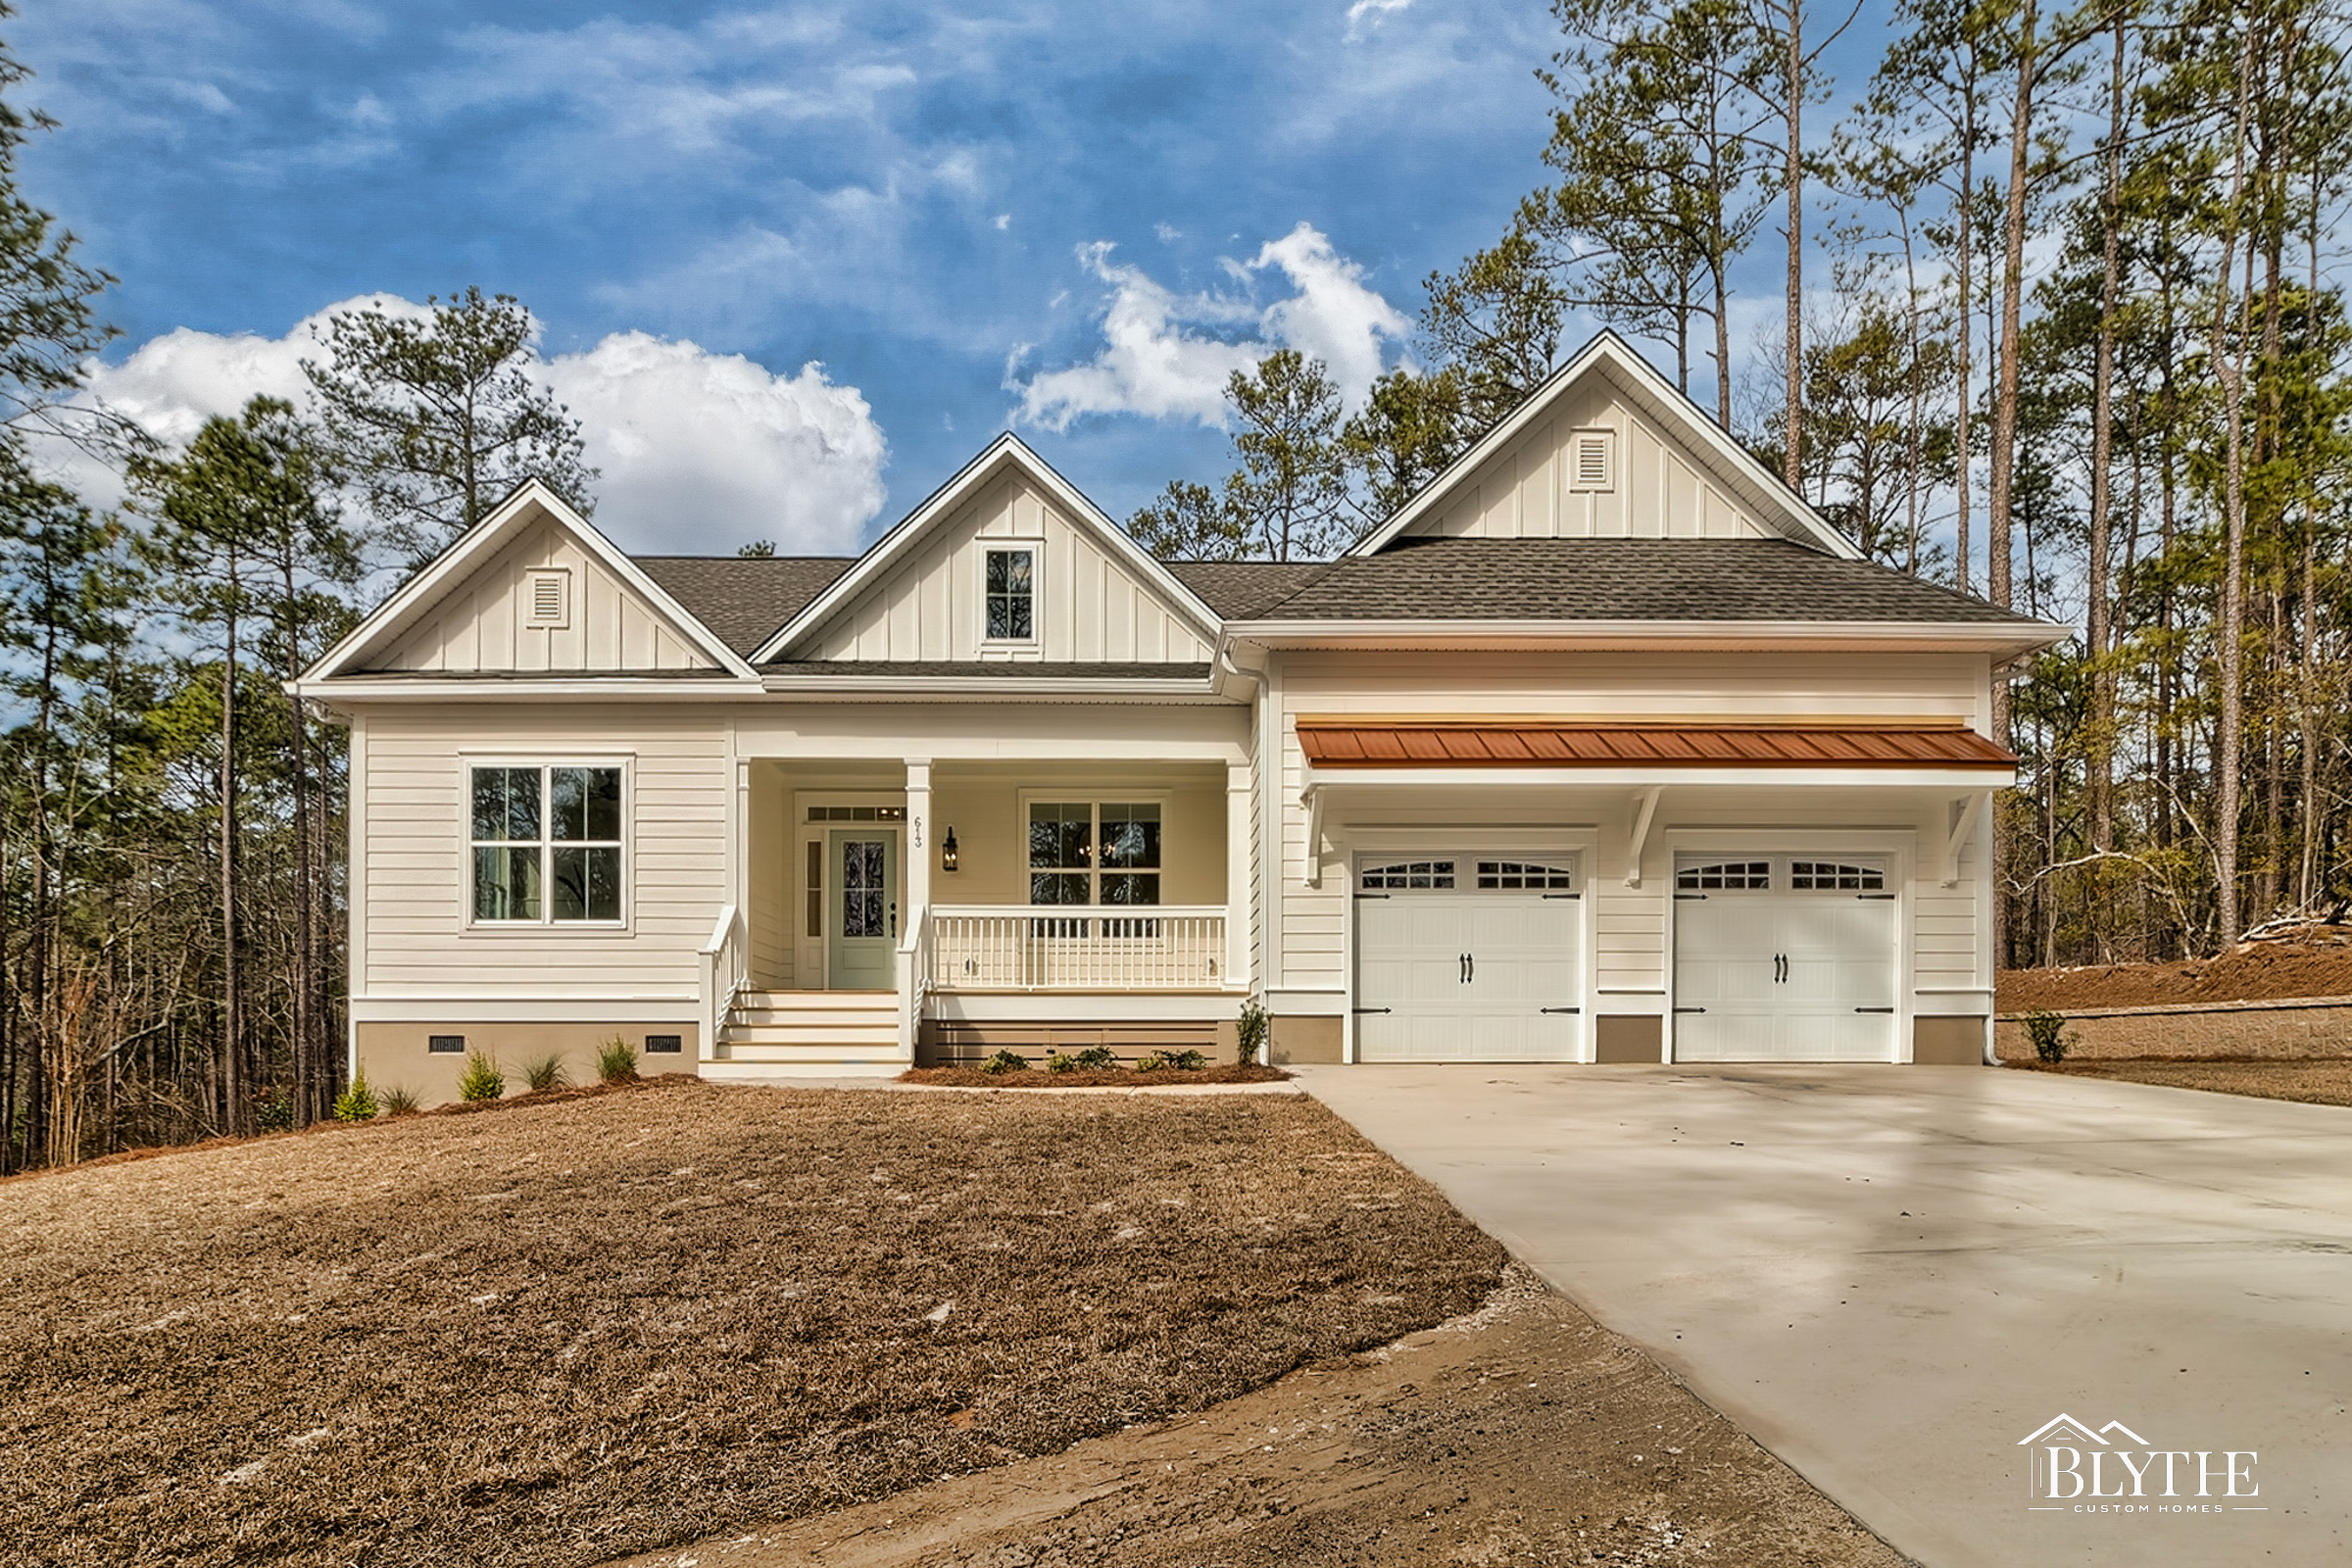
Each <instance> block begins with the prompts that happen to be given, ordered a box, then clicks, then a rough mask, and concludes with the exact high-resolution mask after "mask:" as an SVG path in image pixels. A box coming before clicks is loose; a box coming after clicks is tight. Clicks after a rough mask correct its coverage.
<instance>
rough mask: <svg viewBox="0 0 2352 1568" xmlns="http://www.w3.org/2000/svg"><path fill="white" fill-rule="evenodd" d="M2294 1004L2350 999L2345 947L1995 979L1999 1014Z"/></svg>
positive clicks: (2273, 945)
mask: <svg viewBox="0 0 2352 1568" xmlns="http://www.w3.org/2000/svg"><path fill="white" fill-rule="evenodd" d="M2301 997H2352V947H2338V946H2335V945H2333V944H2328V945H2327V946H2318V947H2313V946H2304V945H2300V944H2295V943H2285V942H2258V943H2254V944H2252V945H2250V946H2248V947H2245V948H2242V949H2240V950H2238V951H2237V952H2235V953H2231V954H2228V955H2226V956H2222V957H2219V958H2190V959H2184V960H2182V961H2180V962H2178V963H2118V964H2108V965H2105V966H2098V967H2089V968H2082V969H2010V970H2006V971H2004V972H2003V973H2002V975H2001V978H2000V986H1999V989H1998V991H1997V992H1996V993H1995V1003H1996V1005H1998V1007H1999V1008H2000V1010H2001V1011H2003V1012H2026V1011H2030V1010H2032V1009H2034V1008H2037V1007H2047V1008H2049V1009H2051V1010H2053V1011H2056V1012H2069V1011H2075V1010H2078V1009H2082V1008H2086V1007H2166V1006H2179V1005H2186V1004H2193V1003H2202V1002H2279V1001H2286V1000H2290V999H2294V998H2301Z"/></svg>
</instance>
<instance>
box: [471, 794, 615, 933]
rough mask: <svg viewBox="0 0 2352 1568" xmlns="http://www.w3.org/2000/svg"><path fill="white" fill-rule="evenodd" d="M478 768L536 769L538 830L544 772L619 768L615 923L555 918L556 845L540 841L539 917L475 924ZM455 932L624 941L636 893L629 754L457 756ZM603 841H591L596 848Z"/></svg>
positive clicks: (543, 802) (544, 806) (544, 801)
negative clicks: (551, 882) (551, 883)
mask: <svg viewBox="0 0 2352 1568" xmlns="http://www.w3.org/2000/svg"><path fill="white" fill-rule="evenodd" d="M477 767H535V768H537V769H539V770H540V785H539V810H540V828H541V831H542V832H544V831H545V829H546V826H547V821H546V812H547V803H548V786H547V774H548V771H549V770H550V769H553V768H559V767H613V768H618V769H619V770H620V838H619V840H618V845H619V849H620V917H619V918H618V919H616V920H559V919H557V918H555V903H554V900H553V898H552V897H550V896H549V895H548V893H547V892H546V889H547V888H548V886H549V882H548V878H549V875H550V872H551V867H550V864H549V860H550V858H551V856H552V854H553V851H554V847H555V844H556V842H557V841H555V840H553V839H547V838H542V839H540V841H539V875H540V888H541V895H540V917H539V918H538V919H536V920H477V919H475V918H474V913H473V850H474V837H473V770H474V769H475V768H477ZM457 797H458V800H457V807H458V811H457V815H458V833H457V838H458V880H457V899H458V929H459V930H460V931H461V932H462V933H464V934H465V935H466V936H469V937H522V938H541V939H544V938H550V937H552V938H557V939H562V938H566V937H599V938H604V937H625V936H631V935H634V934H635V930H636V895H637V876H636V862H637V757H636V754H635V753H634V752H619V753H615V752H601V753H600V752H586V753H579V752H539V753H515V752H510V751H495V752H494V751H476V750H472V749H470V748H464V747H461V748H460V749H459V752H458V777H457ZM606 842H607V841H604V840H597V841H595V843H596V845H597V846H598V847H600V848H602V847H605V846H606Z"/></svg>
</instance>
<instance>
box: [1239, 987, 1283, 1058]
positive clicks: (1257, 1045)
mask: <svg viewBox="0 0 2352 1568" xmlns="http://www.w3.org/2000/svg"><path fill="white" fill-rule="evenodd" d="M1273 1030H1274V1020H1273V1019H1272V1018H1269V1017H1268V1016H1266V1009H1265V1008H1264V1007H1263V1006H1262V1005H1259V1003H1258V1000H1257V999H1256V998H1255V997H1251V998H1250V1000H1249V1001H1248V1002H1245V1003H1243V1004H1242V1019H1241V1023H1240V1025H1239V1027H1237V1028H1236V1029H1235V1031H1234V1035H1235V1040H1236V1043H1237V1046H1238V1048H1239V1049H1237V1050H1236V1052H1235V1053H1234V1060H1236V1061H1238V1062H1240V1063H1241V1064H1242V1065H1243V1066H1245V1067H1247V1066H1249V1065H1250V1063H1251V1062H1254V1061H1257V1060H1259V1059H1261V1058H1260V1055H1259V1054H1260V1053H1261V1052H1263V1051H1264V1050H1265V1049H1266V1037H1267V1036H1268V1035H1270V1034H1271V1033H1273Z"/></svg>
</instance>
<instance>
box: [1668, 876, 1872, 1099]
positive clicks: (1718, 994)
mask: <svg viewBox="0 0 2352 1568" xmlns="http://www.w3.org/2000/svg"><path fill="white" fill-rule="evenodd" d="M1674 901H1675V902H1674V1059H1675V1060H1677V1061H1891V1060H1893V1059H1894V1057H1895V1049H1894V1047H1895V1035H1894V1022H1895V1019H1894V1000H1895V999H1894V982H1895V975H1894V960H1895V917H1896V909H1897V907H1898V902H1897V900H1896V898H1895V895H1894V892H1893V891H1892V889H1891V888H1890V887H1889V878H1888V875H1887V862H1886V861H1885V860H1884V859H1874V858H1867V857H1861V858H1857V857H1850V856H1839V857H1819V856H1801V855H1800V856H1790V855H1770V854H1754V855H1724V856H1706V857H1703V858H1684V859H1683V860H1682V861H1681V863H1679V864H1678V865H1677V867H1676V869H1675V878H1674Z"/></svg>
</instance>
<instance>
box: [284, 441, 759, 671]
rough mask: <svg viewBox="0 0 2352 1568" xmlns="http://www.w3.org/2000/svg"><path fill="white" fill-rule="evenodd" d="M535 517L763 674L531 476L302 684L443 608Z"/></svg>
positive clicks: (728, 655) (720, 657)
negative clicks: (451, 593)
mask: <svg viewBox="0 0 2352 1568" xmlns="http://www.w3.org/2000/svg"><path fill="white" fill-rule="evenodd" d="M534 513H545V514H546V515H549V516H551V517H553V518H554V519H555V520H556V522H557V523H558V524H559V525H561V526H562V527H564V529H566V530H567V531H569V532H570V533H571V534H572V535H573V537H575V538H577V539H578V540H579V541H580V543H581V545H582V546H583V547H584V548H586V550H587V551H588V553H589V554H590V555H591V556H593V557H595V558H596V559H597V561H598V562H599V563H601V564H603V565H605V566H606V567H608V568H609V569H610V570H611V571H612V572H613V575H614V576H616V577H618V578H620V580H621V581H622V582H624V583H626V584H627V585H628V586H629V588H630V589H631V590H632V591H633V592H635V593H637V594H639V595H640V596H642V597H643V598H644V599H645V601H646V602H647V603H648V604H650V605H652V606H653V607H654V608H655V609H656V610H657V611H659V612H661V613H662V614H663V615H665V616H667V617H668V618H669V619H670V620H671V621H672V622H673V623H674V624H675V625H676V626H677V627H678V629H679V630H680V631H683V632H684V633H686V635H687V636H688V637H689V638H691V639H692V640H693V641H694V642H695V643H697V644H698V645H699V646H700V647H701V649H702V651H703V653H704V654H706V655H707V656H709V657H710V658H711V660H712V661H713V662H716V663H717V665H718V667H719V668H720V669H722V670H725V671H726V672H727V673H728V674H730V675H733V676H735V677H736V678H737V679H740V680H752V679H757V678H758V672H757V671H756V670H754V669H753V668H752V666H751V665H750V664H749V663H746V662H744V660H743V657H742V656H741V655H739V654H737V653H736V652H735V650H733V649H732V648H729V647H728V646H727V645H726V644H725V643H724V642H722V641H720V640H719V638H718V637H717V635H716V634H715V633H713V632H712V631H711V628H710V627H708V626H706V625H704V624H703V623H702V621H701V619H699V618H698V617H697V616H695V615H694V614H693V613H690V612H689V611H688V610H687V609H686V607H685V606H683V605H681V604H679V603H678V602H677V601H676V600H675V599H673V598H671V597H670V596H669V594H668V593H667V592H665V591H664V590H663V589H662V586H661V584H659V583H657V582H655V581H654V580H653V579H652V578H651V577H648V576H647V575H646V574H645V573H644V571H642V570H641V569H639V567H638V565H637V564H636V563H635V562H633V561H631V560H630V559H629V558H628V557H627V556H625V555H623V554H622V553H621V550H620V547H619V546H618V545H615V544H614V543H613V541H612V540H610V539H608V538H606V537H605V535H604V534H603V533H602V532H601V531H599V530H598V529H597V528H596V527H595V526H594V525H593V524H591V523H590V522H589V521H588V519H587V518H585V517H583V516H581V515H579V514H578V513H577V512H574V511H573V510H572V509H571V506H570V504H569V503H567V502H566V501H564V498H563V497H562V496H560V495H558V494H556V492H555V491H554V490H552V489H550V488H549V487H548V485H547V484H546V483H545V482H544V481H542V480H539V479H525V480H524V481H523V482H522V483H521V484H519V485H517V486H515V491H514V493H513V494H512V495H510V496H508V497H507V499H506V500H504V501H502V502H500V503H499V504H498V505H497V506H496V507H493V508H492V509H491V510H490V514H489V515H487V516H485V517H483V518H482V520H481V521H480V522H478V523H476V524H474V526H473V528H472V529H471V530H470V531H469V532H467V533H466V535H465V536H464V537H462V538H460V539H458V540H456V541H455V542H453V543H452V544H451V545H450V547H449V548H448V549H446V550H444V551H442V552H441V554H440V555H438V556H436V557H434V558H433V560H432V561H431V562H430V563H429V564H427V565H426V566H425V568H424V569H423V570H422V571H420V572H418V573H417V575H415V576H414V577H411V578H410V579H409V580H408V582H406V583H405V584H403V585H402V586H401V588H400V590H399V592H397V593H395V594H393V596H392V597H391V598H389V599H387V600H385V601H384V602H383V603H382V604H380V605H378V606H376V607H375V609H374V610H373V611H371V612H369V613H368V617H367V618H366V619H365V620H362V621H361V622H360V623H359V624H358V625H357V626H354V627H353V628H352V629H351V630H350V631H349V632H348V633H346V634H345V635H344V637H343V638H342V640H341V641H339V642H337V643H336V644H335V646H334V647H332V648H330V649H328V650H327V651H326V652H325V653H324V654H321V655H320V656H319V659H318V660H317V661H316V662H313V663H312V665H311V667H310V668H309V669H306V670H304V671H303V672H302V674H301V676H300V677H298V679H299V681H300V683H302V684H304V685H308V684H309V683H311V682H314V681H322V680H329V679H332V678H333V677H335V676H336V675H339V674H342V673H343V671H344V666H345V665H347V664H349V663H350V662H352V661H353V660H354V659H356V658H358V657H359V656H360V655H361V654H362V653H364V652H366V651H367V650H368V649H369V648H372V647H374V646H376V645H377V643H378V642H380V641H381V640H382V639H383V638H384V637H385V636H387V635H388V634H390V633H391V632H393V631H396V630H401V629H404V628H405V627H406V625H407V623H408V622H409V621H410V620H411V619H413V618H414V617H415V616H416V615H417V614H420V613H423V612H424V611H426V610H429V609H431V608H432V607H433V606H434V605H435V604H437V603H439V602H440V600H441V598H442V597H443V595H444V594H446V593H447V592H448V590H449V589H450V588H451V587H453V586H454V585H455V584H456V583H457V582H458V581H460V580H462V579H463V578H464V576H465V575H466V573H467V572H469V571H471V570H472V569H473V568H474V567H476V566H477V565H479V564H480V563H481V562H482V561H483V560H484V559H485V558H486V557H488V556H490V555H493V554H495V553H496V552H497V551H498V550H500V549H503V548H504V547H505V545H506V544H507V542H508V540H509V538H510V537H511V536H512V535H514V534H515V533H518V532H520V531H521V529H522V528H523V527H524V526H525V524H526V523H527V521H529V520H531V519H532V518H533V515H534ZM418 673H419V674H422V673H425V672H423V671H419V672H418Z"/></svg>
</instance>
